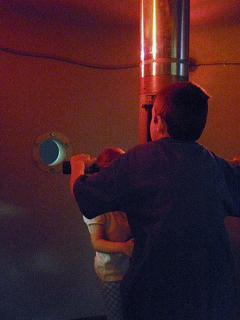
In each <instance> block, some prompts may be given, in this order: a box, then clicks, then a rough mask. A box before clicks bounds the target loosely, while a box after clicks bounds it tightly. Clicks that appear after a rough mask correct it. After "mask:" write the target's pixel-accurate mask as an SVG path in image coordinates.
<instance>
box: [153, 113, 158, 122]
mask: <svg viewBox="0 0 240 320" xmlns="http://www.w3.org/2000/svg"><path fill="white" fill-rule="evenodd" d="M157 117H158V116H157V115H155V116H154V118H153V122H154V123H155V124H156V123H158V118H157Z"/></svg>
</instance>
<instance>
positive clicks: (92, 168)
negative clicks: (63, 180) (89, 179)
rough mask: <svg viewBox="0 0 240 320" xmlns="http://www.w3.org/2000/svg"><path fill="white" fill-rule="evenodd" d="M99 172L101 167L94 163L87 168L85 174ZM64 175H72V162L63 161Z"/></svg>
mask: <svg viewBox="0 0 240 320" xmlns="http://www.w3.org/2000/svg"><path fill="white" fill-rule="evenodd" d="M96 172H99V166H98V165H97V164H96V163H93V164H92V165H91V166H89V167H86V168H85V172H84V173H85V174H93V173H96ZM62 173H63V174H71V163H70V161H63V164H62Z"/></svg>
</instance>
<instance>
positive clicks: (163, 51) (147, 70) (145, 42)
mask: <svg viewBox="0 0 240 320" xmlns="http://www.w3.org/2000/svg"><path fill="white" fill-rule="evenodd" d="M189 17H190V0H140V35H141V55H140V56H141V62H140V113H139V122H140V125H139V127H140V142H141V143H144V142H146V141H148V140H149V137H150V135H149V121H150V120H151V117H150V113H151V105H152V103H153V98H154V95H155V94H156V93H157V92H158V91H159V90H160V89H161V88H163V87H164V86H166V85H168V84H170V83H173V82H175V81H183V80H187V79H188V65H189V53H188V52H189Z"/></svg>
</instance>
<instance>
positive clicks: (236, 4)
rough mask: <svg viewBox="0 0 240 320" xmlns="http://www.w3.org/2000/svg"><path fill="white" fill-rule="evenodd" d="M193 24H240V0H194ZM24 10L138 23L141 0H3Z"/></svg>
mask: <svg viewBox="0 0 240 320" xmlns="http://www.w3.org/2000/svg"><path fill="white" fill-rule="evenodd" d="M145 1H146V0H145ZM190 1H191V24H192V25H196V24H205V23H215V22H221V21H224V22H226V21H227V22H228V23H232V24H239V22H240V1H239V0H190ZM1 2H2V4H4V5H5V6H11V7H12V8H18V9H21V10H25V11H29V10H32V11H33V10H34V11H35V12H38V13H42V14H44V15H50V16H51V15H54V17H61V16H62V17H63V16H66V15H67V16H68V17H71V19H73V20H76V21H77V20H78V21H84V22H85V23H86V22H89V23H97V24H107V25H123V26H124V25H125V26H135V27H137V26H138V23H139V3H140V0H11V1H9V0H1Z"/></svg>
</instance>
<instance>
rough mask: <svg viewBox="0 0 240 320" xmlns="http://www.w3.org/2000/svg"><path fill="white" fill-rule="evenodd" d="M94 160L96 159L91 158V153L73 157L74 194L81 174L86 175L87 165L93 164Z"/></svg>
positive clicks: (72, 178) (72, 180) (71, 183)
mask: <svg viewBox="0 0 240 320" xmlns="http://www.w3.org/2000/svg"><path fill="white" fill-rule="evenodd" d="M93 162H94V159H91V157H90V155H89V154H77V155H75V156H72V157H71V159H70V164H71V177H70V190H71V193H72V194H73V186H74V183H75V181H76V180H77V178H78V177H79V176H82V175H84V172H85V167H87V166H89V165H91V164H92V163H93Z"/></svg>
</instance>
